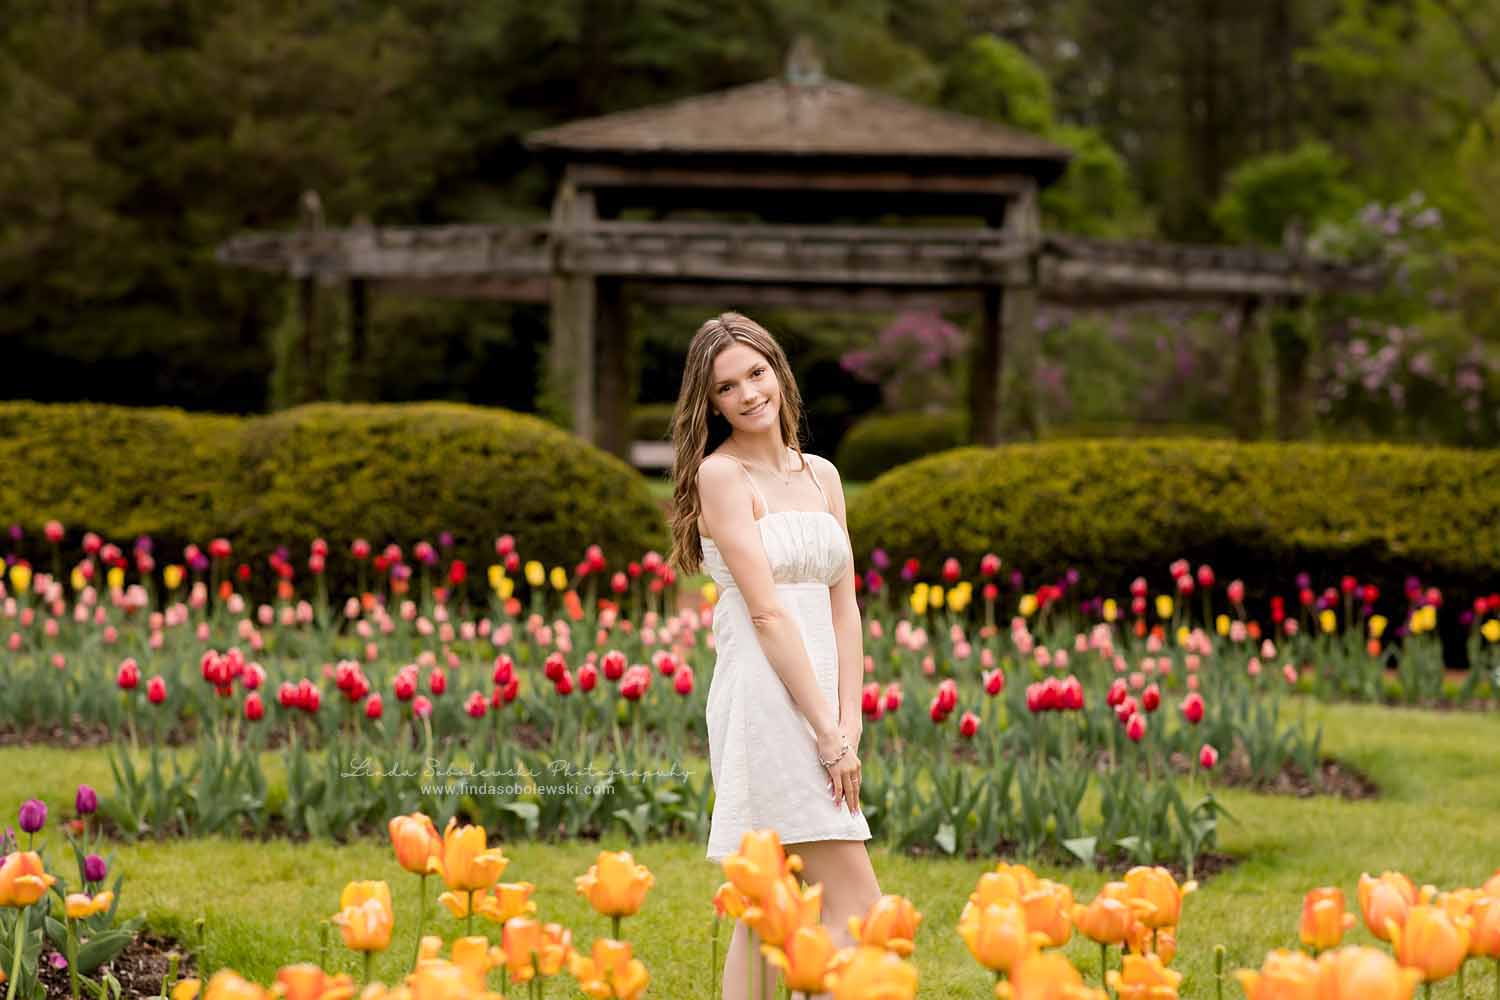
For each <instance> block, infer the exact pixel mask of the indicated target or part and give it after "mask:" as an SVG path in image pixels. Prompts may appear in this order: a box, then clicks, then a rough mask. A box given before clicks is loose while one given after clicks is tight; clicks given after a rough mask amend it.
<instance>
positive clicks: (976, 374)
mask: <svg viewBox="0 0 1500 1000" xmlns="http://www.w3.org/2000/svg"><path fill="white" fill-rule="evenodd" d="M1005 300H1006V296H1005V289H1003V288H1000V287H995V288H986V289H985V290H984V291H983V293H981V295H980V309H979V332H978V335H977V336H976V337H975V338H974V340H973V343H972V344H971V346H970V349H969V440H970V441H971V442H972V443H974V444H984V445H993V444H998V443H999V441H1000V378H1001V375H1002V373H1003V372H1004V370H1005V315H1004V310H1005Z"/></svg>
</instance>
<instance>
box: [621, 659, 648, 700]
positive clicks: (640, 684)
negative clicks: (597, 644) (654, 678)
mask: <svg viewBox="0 0 1500 1000" xmlns="http://www.w3.org/2000/svg"><path fill="white" fill-rule="evenodd" d="M650 684H651V671H650V669H649V668H647V667H645V666H643V665H641V664H639V663H638V664H636V665H635V666H633V667H631V668H630V669H628V670H626V671H625V676H624V677H622V678H621V680H620V694H621V695H622V696H623V697H624V698H625V699H626V700H628V701H640V700H641V698H643V697H645V694H646V688H647V687H649V686H650Z"/></svg>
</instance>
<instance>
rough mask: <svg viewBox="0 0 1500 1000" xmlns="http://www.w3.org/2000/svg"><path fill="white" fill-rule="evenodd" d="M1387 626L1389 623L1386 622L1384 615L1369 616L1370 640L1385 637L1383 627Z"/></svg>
mask: <svg viewBox="0 0 1500 1000" xmlns="http://www.w3.org/2000/svg"><path fill="white" fill-rule="evenodd" d="M1389 624H1390V622H1388V621H1387V620H1386V617H1385V615H1371V616H1370V638H1371V639H1379V638H1380V637H1381V636H1383V635H1385V627H1386V626H1387V625H1389Z"/></svg>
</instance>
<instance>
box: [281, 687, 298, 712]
mask: <svg viewBox="0 0 1500 1000" xmlns="http://www.w3.org/2000/svg"><path fill="white" fill-rule="evenodd" d="M276 703H277V704H278V705H280V706H281V707H282V708H294V707H296V704H297V686H296V685H295V684H293V683H292V682H290V681H282V682H281V686H280V687H279V688H277V689H276Z"/></svg>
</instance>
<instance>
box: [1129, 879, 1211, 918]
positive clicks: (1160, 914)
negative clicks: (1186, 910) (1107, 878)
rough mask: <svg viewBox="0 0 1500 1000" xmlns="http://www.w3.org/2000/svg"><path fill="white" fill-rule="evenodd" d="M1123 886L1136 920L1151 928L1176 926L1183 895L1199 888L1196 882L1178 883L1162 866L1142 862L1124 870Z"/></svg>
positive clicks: (1180, 913)
mask: <svg viewBox="0 0 1500 1000" xmlns="http://www.w3.org/2000/svg"><path fill="white" fill-rule="evenodd" d="M1125 885H1126V886H1127V887H1129V890H1130V907H1131V909H1133V910H1135V916H1136V919H1137V920H1139V921H1140V922H1141V923H1142V924H1144V925H1145V926H1147V927H1151V928H1156V927H1176V926H1177V922H1178V919H1179V917H1180V916H1181V915H1182V898H1183V897H1184V896H1186V895H1187V894H1188V893H1190V892H1192V891H1193V890H1195V889H1197V888H1198V883H1197V882H1187V883H1185V884H1183V885H1181V886H1179V885H1178V884H1177V880H1176V879H1175V878H1173V877H1172V873H1171V872H1169V871H1167V870H1166V869H1165V868H1162V867H1160V866H1157V867H1155V868H1147V867H1145V866H1143V865H1142V866H1137V867H1135V868H1132V869H1130V871H1128V872H1126V873H1125Z"/></svg>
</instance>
